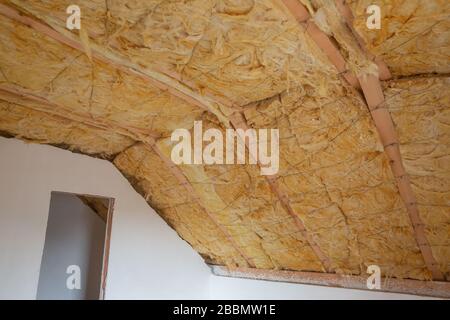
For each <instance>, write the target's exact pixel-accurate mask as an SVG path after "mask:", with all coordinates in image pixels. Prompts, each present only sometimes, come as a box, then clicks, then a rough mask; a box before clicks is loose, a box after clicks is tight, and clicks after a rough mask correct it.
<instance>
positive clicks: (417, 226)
mask: <svg viewBox="0 0 450 320" xmlns="http://www.w3.org/2000/svg"><path fill="white" fill-rule="evenodd" d="M335 1H336V5H337V7H338V9H339V11H340V13H341V14H342V16H343V18H344V19H346V21H347V25H348V26H349V28H350V29H351V30H352V32H353V35H354V36H355V41H357V42H358V43H359V45H360V46H361V48H362V49H363V51H364V52H365V54H366V55H367V56H368V58H371V59H375V58H374V56H373V55H371V54H370V53H369V52H368V51H367V50H366V49H365V45H364V42H363V41H362V39H361V38H360V37H359V36H358V35H357V34H356V32H355V31H354V30H353V26H352V22H353V15H352V12H351V10H350V8H349V7H348V6H347V5H346V4H345V3H344V2H343V1H342V0H335ZM287 2H288V4H287V5H286V2H285V5H286V6H287V7H288V9H290V11H291V12H292V14H293V15H294V16H301V17H302V21H301V24H302V25H304V24H305V23H306V26H307V27H306V28H307V29H306V31H307V32H308V34H309V35H310V36H311V38H312V39H313V40H314V41H315V42H316V43H317V45H318V46H319V47H320V48H321V49H322V50H323V51H324V52H325V54H326V55H327V56H328V58H329V59H330V61H331V62H332V63H333V64H334V65H335V67H336V68H337V70H338V71H339V72H344V71H345V69H346V67H345V66H346V61H345V59H344V57H343V56H342V54H341V53H340V51H339V50H338V48H337V47H336V46H335V45H334V43H333V42H332V41H331V39H330V38H329V36H327V35H326V34H325V33H324V32H323V31H321V30H320V29H319V28H318V27H317V26H316V25H315V23H314V21H312V20H310V19H307V17H306V14H305V13H304V12H305V11H306V8H304V7H303V9H300V8H299V6H302V4H300V2H298V1H297V3H296V4H295V5H293V4H291V3H290V1H287ZM297 20H298V19H297ZM376 60H377V61H378V66H379V75H378V77H376V76H374V75H371V74H364V75H361V76H359V77H358V78H356V77H355V76H354V75H353V74H349V73H344V78H345V79H346V80H347V81H348V82H349V83H350V84H351V85H353V86H354V87H360V88H362V91H363V93H364V96H365V98H366V102H367V105H368V108H369V110H370V113H371V115H372V118H373V121H374V124H375V126H376V128H377V130H378V134H379V135H380V139H381V141H382V143H383V146H384V148H385V153H386V155H387V157H388V159H389V162H390V164H391V168H392V172H393V173H394V176H395V178H396V180H397V185H398V189H399V193H400V196H401V197H402V199H403V201H404V202H405V206H406V208H407V211H408V214H409V217H410V220H411V223H412V226H413V229H414V236H415V239H416V242H417V245H418V246H419V248H420V251H421V253H422V256H423V259H424V261H425V264H426V266H427V268H428V269H429V270H430V272H431V274H432V277H433V279H435V280H444V279H445V278H444V275H443V273H442V272H441V271H440V270H439V264H438V263H437V262H436V260H435V259H434V257H433V254H432V250H431V247H430V245H429V243H428V240H427V238H426V234H425V226H424V223H423V221H422V220H421V218H420V215H419V213H418V207H417V203H416V198H415V196H414V193H413V191H412V188H411V184H410V182H409V179H408V176H407V174H406V171H405V169H404V167H403V162H402V159H401V155H400V148H399V142H398V137H397V133H396V130H395V127H394V123H393V121H392V118H391V116H390V113H389V111H388V110H387V108H386V106H385V105H384V95H383V90H382V88H381V84H380V78H383V79H388V78H390V72H389V70H388V68H387V66H386V65H385V64H384V63H383V62H382V61H381V60H380V59H376ZM355 82H357V83H358V84H359V85H358V86H357V85H355Z"/></svg>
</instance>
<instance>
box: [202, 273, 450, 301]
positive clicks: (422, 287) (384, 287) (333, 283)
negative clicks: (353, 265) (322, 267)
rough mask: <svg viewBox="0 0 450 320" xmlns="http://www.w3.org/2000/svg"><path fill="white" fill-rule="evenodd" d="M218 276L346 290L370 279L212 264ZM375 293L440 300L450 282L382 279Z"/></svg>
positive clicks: (364, 285)
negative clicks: (399, 294)
mask: <svg viewBox="0 0 450 320" xmlns="http://www.w3.org/2000/svg"><path fill="white" fill-rule="evenodd" d="M210 267H211V270H212V273H213V274H215V275H217V276H223V277H232V278H245V279H255V280H268V281H277V282H288V283H300V284H308V285H316V286H327V287H337V288H347V289H359V290H368V288H367V277H368V276H369V275H367V277H364V276H348V275H340V274H335V273H320V272H301V271H283V270H264V269H252V268H227V267H224V266H213V265H210ZM371 291H375V292H380V291H381V292H394V293H403V294H414V295H420V296H430V297H438V298H447V299H448V298H450V282H440V281H419V280H409V279H395V278H382V279H381V289H380V290H375V289H374V290H371Z"/></svg>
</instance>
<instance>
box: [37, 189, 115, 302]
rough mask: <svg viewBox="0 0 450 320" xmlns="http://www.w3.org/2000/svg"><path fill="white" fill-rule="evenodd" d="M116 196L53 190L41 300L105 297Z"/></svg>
mask: <svg viewBox="0 0 450 320" xmlns="http://www.w3.org/2000/svg"><path fill="white" fill-rule="evenodd" d="M113 207H114V199H113V198H107V197H101V196H92V195H84V194H72V193H66V192H55V191H54V192H52V193H51V198H50V210H49V214H48V220H47V231H46V234H45V244H44V250H43V254H42V260H41V268H40V272H39V283H38V290H37V295H36V298H37V299H38V300H53V299H56V300H98V299H100V300H102V299H103V298H104V294H105V288H106V278H107V272H108V258H109V242H110V236H111V223H112V213H113Z"/></svg>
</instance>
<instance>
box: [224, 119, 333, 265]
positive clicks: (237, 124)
mask: <svg viewBox="0 0 450 320" xmlns="http://www.w3.org/2000/svg"><path fill="white" fill-rule="evenodd" d="M230 123H231V124H232V126H233V127H234V128H235V129H243V130H247V129H249V126H248V124H247V121H246V119H245V117H244V115H243V114H242V113H240V112H235V113H233V114H232V115H231V116H230ZM243 142H244V143H245V145H246V146H247V149H248V152H249V157H251V156H252V155H251V153H250V148H249V146H248V141H243ZM258 166H259V167H261V163H260V162H259V161H258ZM265 178H266V180H267V182H268V183H269V185H270V188H271V190H272V192H273V193H274V194H275V195H276V196H277V198H278V200H279V201H280V203H281V205H282V206H283V208H284V209H285V210H286V212H287V213H288V214H289V215H290V216H291V217H292V218H293V219H294V222H295V225H296V227H297V229H298V231H299V232H300V234H301V235H302V236H303V237H304V238H305V240H306V242H307V243H308V244H309V245H310V246H311V249H312V250H313V252H314V253H315V254H316V256H317V258H318V259H319V261H320V262H321V264H322V266H323V268H324V270H325V271H326V272H333V271H334V269H333V267H332V266H331V261H330V259H329V258H328V257H327V255H326V254H325V253H324V252H323V251H322V250H321V249H320V247H319V245H318V244H317V240H316V239H315V238H314V237H313V236H312V235H311V234H309V232H308V231H307V229H306V227H305V225H304V223H303V221H302V220H301V219H300V218H299V216H298V215H297V214H296V213H295V211H294V209H293V208H292V206H291V205H290V203H289V198H288V196H287V195H286V194H285V193H284V192H283V191H282V190H281V189H280V187H279V186H278V182H277V177H276V176H275V175H273V176H265Z"/></svg>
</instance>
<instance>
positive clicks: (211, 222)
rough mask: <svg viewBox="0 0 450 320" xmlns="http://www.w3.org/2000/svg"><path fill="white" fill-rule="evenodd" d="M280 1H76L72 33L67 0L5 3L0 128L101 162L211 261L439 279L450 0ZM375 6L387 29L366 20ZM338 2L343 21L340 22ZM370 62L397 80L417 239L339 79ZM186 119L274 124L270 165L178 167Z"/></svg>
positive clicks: (448, 259)
mask: <svg viewBox="0 0 450 320" xmlns="http://www.w3.org/2000/svg"><path fill="white" fill-rule="evenodd" d="M283 2H284V3H287V4H289V2H290V3H291V4H292V1H275V0H274V1H271V0H192V1H183V0H167V1H156V0H155V1H153V0H151V1H133V0H109V1H108V0H107V1H104V0H101V1H100V0H94V1H92V0H91V1H75V3H76V4H78V5H79V6H80V8H81V12H82V31H81V32H78V31H76V30H75V31H69V30H67V29H66V28H65V21H66V18H67V14H66V8H67V7H68V6H69V5H71V4H74V1H72V0H70V1H69V0H58V1H54V0H52V1H50V0H48V1H47V0H43V1H21V0H10V1H0V4H1V6H0V13H1V15H0V29H1V33H0V48H1V50H0V115H1V116H0V131H1V132H2V133H3V134H4V135H7V136H14V137H17V138H21V139H25V140H27V141H31V142H37V143H47V144H52V145H56V146H60V147H64V148H68V149H70V150H73V151H77V152H82V153H85V154H88V155H92V156H97V157H102V158H105V159H108V160H111V161H112V162H113V163H114V164H115V166H116V167H117V168H118V169H119V170H120V171H121V172H122V173H123V174H124V175H125V176H126V177H127V178H128V180H129V181H130V183H131V184H132V185H133V187H134V188H135V189H136V190H137V191H138V192H140V193H141V194H142V196H143V197H144V198H145V199H146V200H147V202H148V203H149V205H151V206H152V207H153V208H155V209H156V210H157V212H158V213H159V214H160V215H161V217H162V218H163V219H165V220H166V221H167V223H168V224H169V225H170V226H171V227H172V228H173V229H175V230H176V231H177V232H178V234H179V235H180V237H181V238H183V239H184V240H186V241H187V242H188V243H189V244H190V245H191V246H192V247H193V248H194V249H195V250H197V251H198V252H199V253H200V254H201V255H202V257H204V259H205V261H206V262H208V263H210V264H216V265H224V266H228V267H251V268H258V269H275V270H297V271H314V272H328V273H338V274H346V275H362V274H365V272H366V269H367V266H368V265H371V264H377V265H379V266H380V268H381V271H382V274H383V275H384V276H386V277H396V278H404V279H417V280H431V279H432V278H433V277H434V276H433V275H434V274H435V273H436V272H437V273H439V272H440V273H441V274H442V275H443V278H442V279H439V280H445V277H447V279H448V277H449V272H450V210H449V205H450V200H449V199H450V182H449V181H450V167H449V163H450V161H449V160H450V159H449V157H450V136H449V135H450V129H449V125H450V111H449V108H450V103H449V97H450V93H449V88H450V78H449V77H448V74H447V73H448V72H449V65H450V57H449V52H450V50H449V48H448V47H449V45H450V34H449V31H448V30H449V28H448V26H449V23H450V17H449V15H450V5H449V3H448V1H445V0H442V1H441V0H430V1H419V0H415V1H400V0H399V1H381V0H380V1H378V0H373V1H372V0H371V1H365V0H360V1H345V2H347V3H344V1H336V2H335V1H311V2H310V1H301V2H302V3H303V4H306V7H304V8H305V12H308V11H307V9H308V8H309V14H310V15H311V19H309V22H308V21H303V22H302V21H300V23H299V19H296V18H295V15H292V12H291V11H289V9H288V8H289V6H285V5H284V4H283ZM299 3H300V2H299ZM370 4H378V5H379V6H380V7H381V10H382V28H381V29H380V30H368V29H367V28H366V26H365V21H366V19H367V15H366V13H365V9H366V7H367V6H368V5H370ZM294 5H295V4H294ZM342 6H344V8H346V9H347V10H348V11H347V13H348V12H350V13H351V15H353V18H352V19H350V20H347V23H349V24H348V25H347V26H345V27H344V26H343V21H344V20H343V19H344V18H343V16H342V15H341V14H342V11H340V9H342ZM313 21H315V24H316V25H317V26H318V27H319V29H318V32H319V33H320V32H321V34H324V35H326V36H328V37H330V38H332V39H333V42H334V44H335V46H336V48H337V49H338V52H339V54H340V56H341V57H343V58H344V59H345V68H346V69H345V70H344V72H342V71H340V70H339V68H338V69H337V68H336V65H335V64H333V63H332V61H330V59H329V56H327V52H326V50H325V51H324V50H323V48H322V47H321V46H320V45H318V43H317V42H316V41H315V38H314V36H313V35H312V33H311V30H312V29H311V28H310V27H309V24H308V23H312V22H313ZM305 25H306V27H305ZM313 27H314V26H313ZM308 28H309V29H308ZM362 45H363V47H361V46H362ZM374 61H376V62H377V63H378V62H380V61H382V62H384V63H385V65H387V68H388V69H389V70H390V73H391V74H392V77H390V79H389V80H385V81H382V83H381V86H382V88H383V92H384V96H385V110H386V109H387V110H388V111H389V113H390V116H391V118H392V121H393V123H394V126H395V130H396V132H397V134H398V137H399V138H398V139H399V148H400V153H401V155H402V157H403V165H404V167H405V170H406V173H407V175H408V176H409V183H410V185H411V187H412V190H413V192H414V194H415V196H416V199H417V203H415V208H416V207H417V208H418V210H419V215H420V220H421V221H422V222H423V225H424V228H425V234H426V240H427V241H426V243H420V241H419V240H420V239H419V240H418V238H417V226H416V225H415V224H414V223H412V221H411V218H410V214H411V213H410V210H411V208H409V207H408V205H409V204H408V203H405V199H404V196H403V198H402V193H401V192H399V189H398V181H397V178H398V177H396V176H395V175H394V173H393V172H392V170H391V164H392V163H390V158H389V156H387V155H386V152H385V147H386V146H383V143H382V141H381V140H380V137H379V131H378V129H379V128H378V127H377V123H376V122H374V121H373V119H372V118H373V117H372V114H371V112H369V108H368V107H367V103H366V100H365V97H364V95H363V94H362V91H361V89H360V87H358V85H356V86H355V84H354V83H353V85H351V84H350V83H351V81H350V83H349V81H348V79H350V78H348V77H347V76H350V75H352V76H354V77H364V75H365V74H371V75H373V74H376V75H377V77H378V75H379V74H381V73H379V72H378V71H380V70H381V69H380V68H382V65H380V64H378V68H377V66H376V64H375V62H374ZM380 78H382V77H381V76H380ZM346 79H347V80H346ZM355 79H356V78H355ZM235 119H240V120H239V121H240V122H238V121H236V120H235ZM195 120H202V121H203V125H204V127H214V128H218V129H220V130H224V129H225V128H231V127H236V124H237V123H244V124H245V125H246V126H248V127H251V128H279V129H280V170H279V173H278V174H277V175H276V176H272V177H265V176H261V175H260V172H259V167H258V166H257V165H213V166H206V165H181V166H176V165H174V164H173V163H172V162H171V160H170V150H171V146H172V142H171V141H170V135H171V132H172V131H173V130H174V129H177V128H186V129H189V130H192V127H193V124H194V121H195ZM394 172H395V171H394ZM425 245H426V246H428V248H429V249H431V252H432V257H431V258H430V257H426V256H425V257H424V251H423V246H425ZM430 259H432V260H430ZM429 261H436V264H437V266H436V270H434V273H433V270H430V267H429V263H428V262H429ZM431 269H433V268H431Z"/></svg>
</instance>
